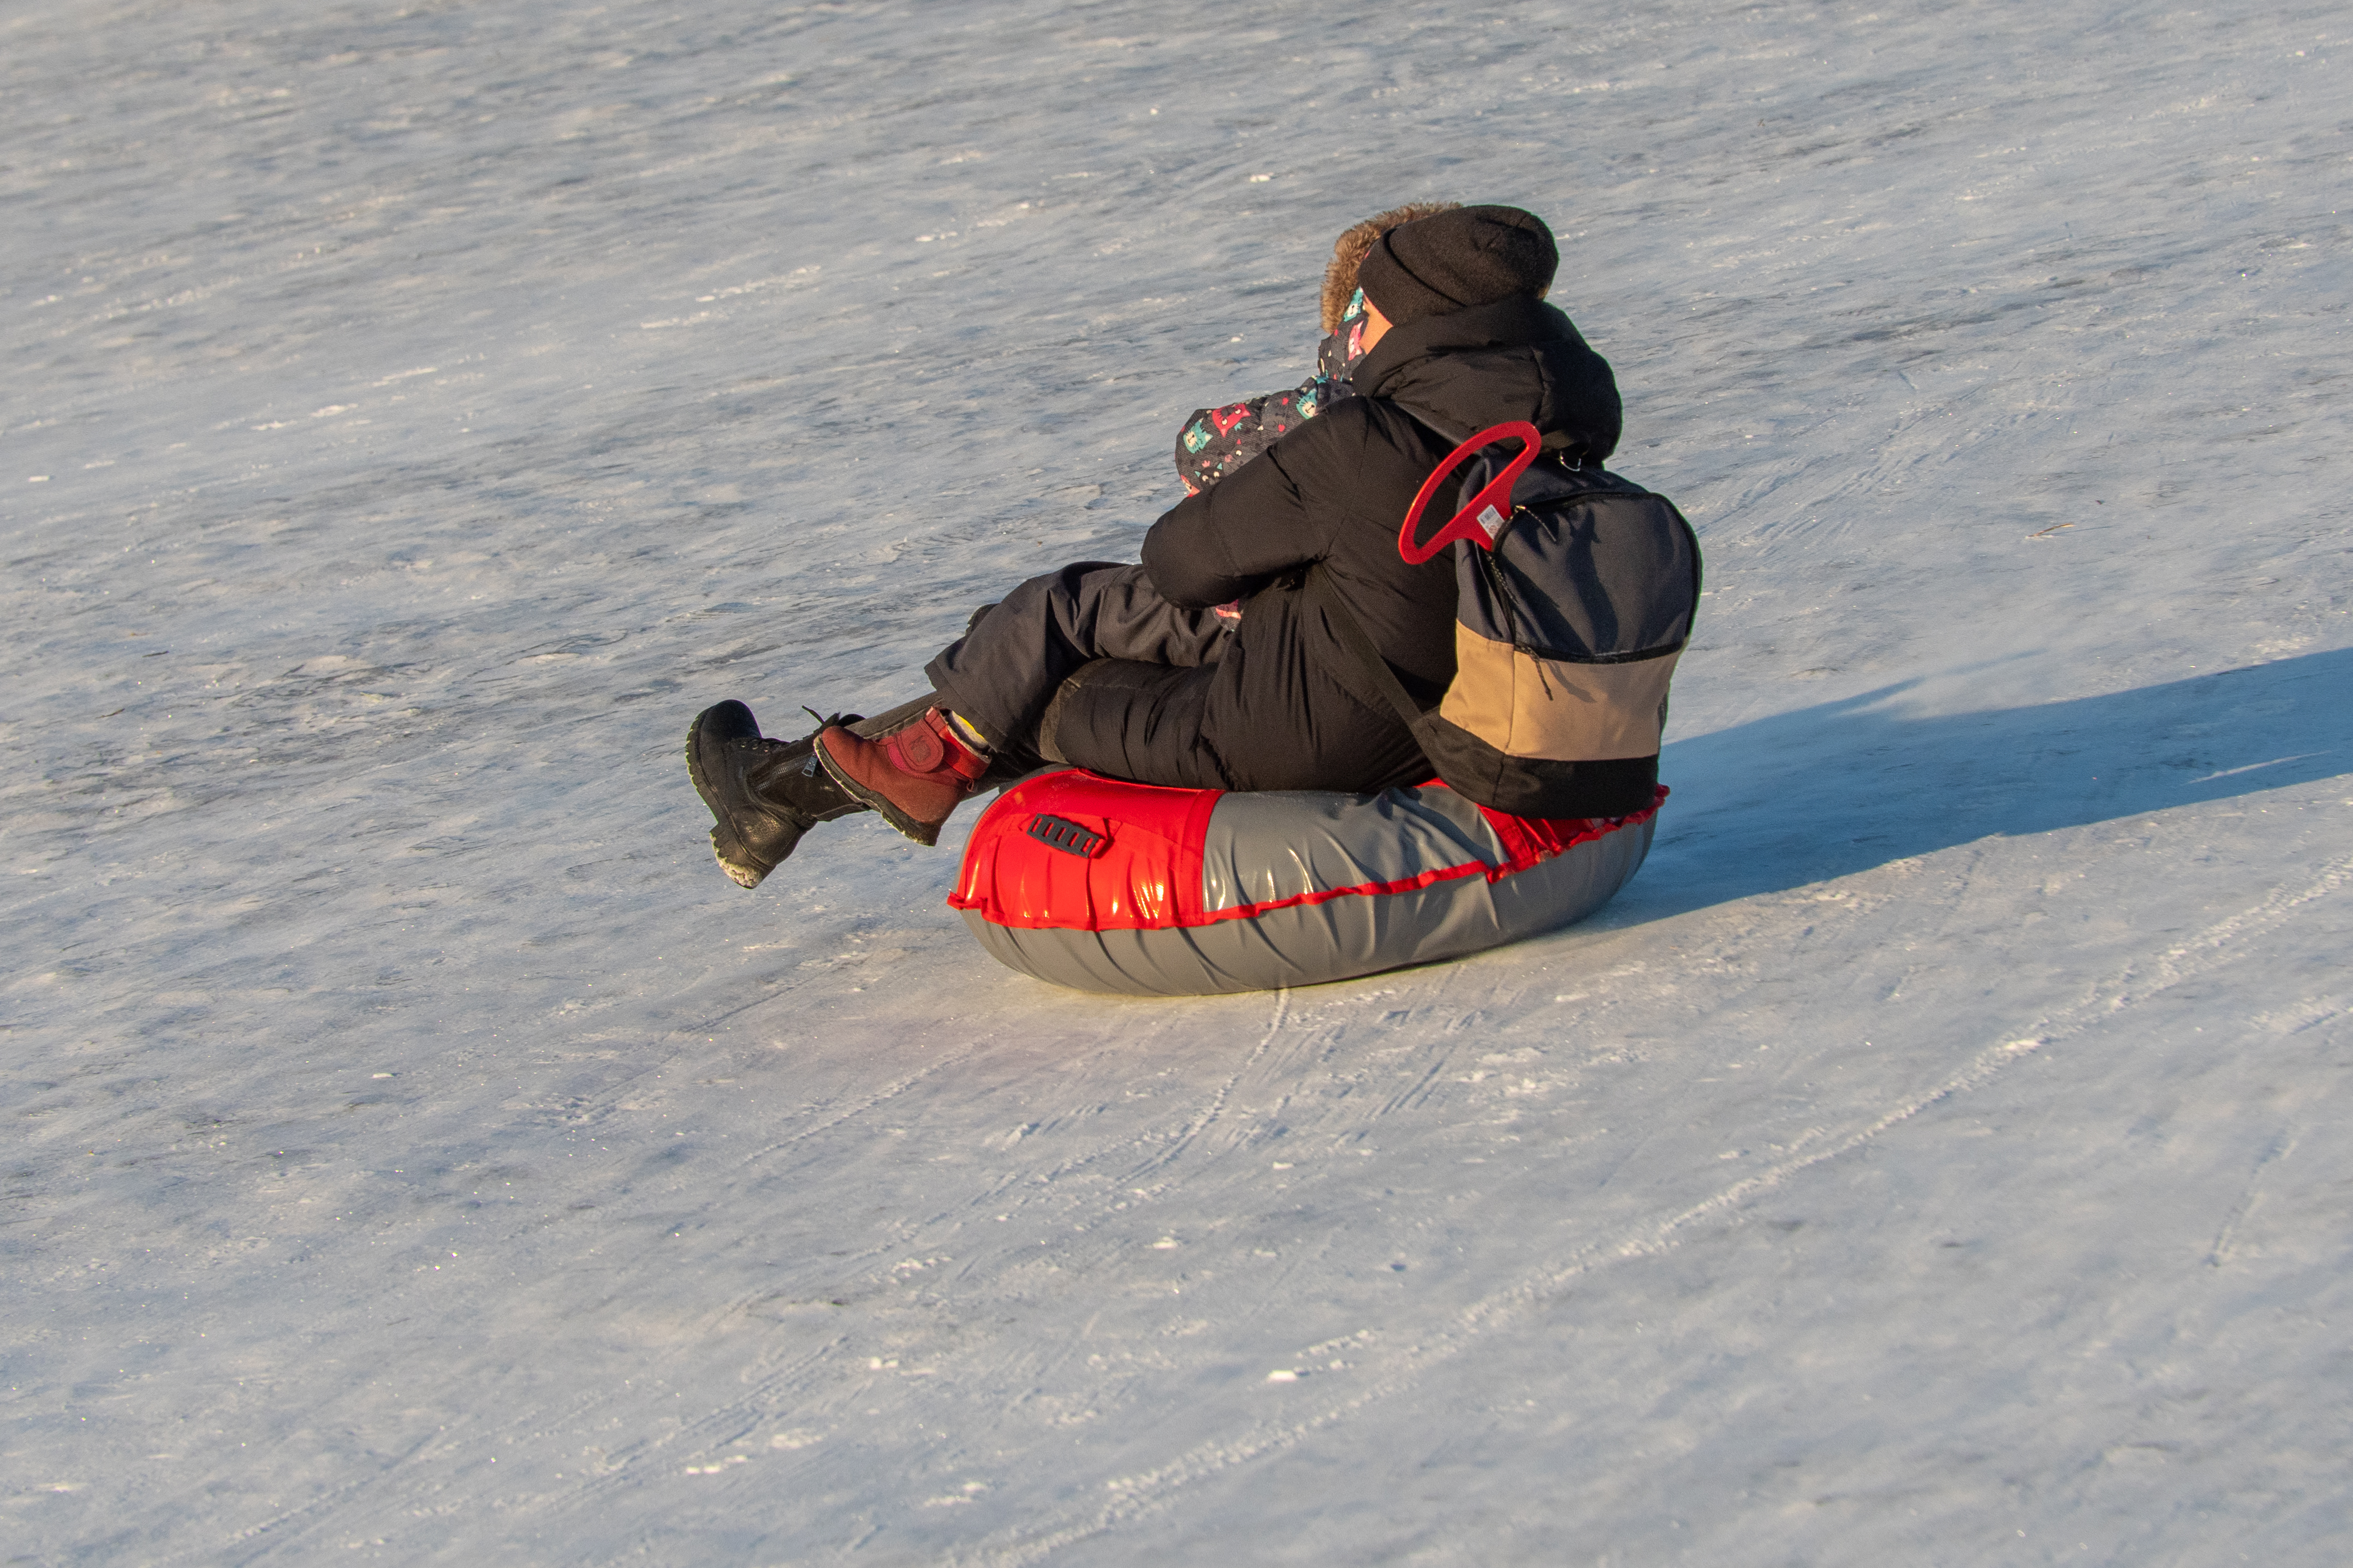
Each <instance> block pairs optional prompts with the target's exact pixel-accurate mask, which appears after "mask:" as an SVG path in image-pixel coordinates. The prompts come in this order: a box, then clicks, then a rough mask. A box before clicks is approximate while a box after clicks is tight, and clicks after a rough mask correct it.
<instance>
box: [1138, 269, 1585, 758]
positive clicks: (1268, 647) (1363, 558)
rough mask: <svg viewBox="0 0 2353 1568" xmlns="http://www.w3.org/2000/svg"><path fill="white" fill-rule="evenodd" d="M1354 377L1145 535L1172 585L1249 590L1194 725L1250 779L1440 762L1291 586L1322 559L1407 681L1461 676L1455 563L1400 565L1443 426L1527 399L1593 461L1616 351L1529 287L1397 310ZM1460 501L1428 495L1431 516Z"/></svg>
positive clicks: (1413, 686)
mask: <svg viewBox="0 0 2353 1568" xmlns="http://www.w3.org/2000/svg"><path fill="white" fill-rule="evenodd" d="M1351 380H1352V381H1353V383H1354V385H1355V387H1356V392H1357V393H1358V394H1359V395H1357V396H1355V397H1351V398H1348V399H1346V400H1345V401H1344V402H1341V403H1338V404H1336V405H1334V406H1332V407H1331V408H1329V409H1327V410H1326V411H1325V412H1324V413H1323V414H1321V415H1319V416H1317V417H1315V418H1314V419H1312V420H1309V421H1308V422H1307V423H1306V424H1305V425H1303V426H1300V427H1299V428H1298V429H1296V430H1293V431H1292V432H1291V433H1290V434H1289V435H1286V436H1284V437H1282V439H1280V440H1278V441H1276V442H1275V443H1274V444H1273V445H1272V446H1271V447H1268V448H1267V449H1266V451H1265V452H1264V453H1263V454H1262V455H1261V456H1260V457H1259V458H1255V459H1253V460H1252V461H1250V462H1249V463H1247V464H1245V465H1243V466H1242V467H1241V468H1239V469H1237V470H1235V471H1234V472H1233V473H1232V474H1230V475H1229V476H1228V477H1226V478H1225V479H1222V480H1220V481H1219V483H1218V484H1217V485H1216V486H1214V487H1213V488H1211V489H1207V490H1204V491H1202V492H1201V493H1200V494H1198V495H1195V496H1189V497H1187V499H1186V500H1183V501H1180V502H1179V503H1177V505H1176V507H1175V508H1174V509H1172V510H1170V511H1168V512H1167V513H1166V515H1164V516H1163V517H1162V518H1161V519H1160V521H1158V522H1156V523H1155V524H1153V526H1152V530H1151V531H1150V532H1149V533H1147V534H1146V535H1145V541H1144V565H1145V570H1146V571H1147V572H1148V573H1149V574H1151V578H1152V584H1153V586H1154V587H1155V589H1157V590H1158V592H1159V593H1160V594H1161V595H1162V596H1163V597H1165V598H1166V599H1168V600H1169V601H1171V602H1172V603H1174V604H1176V605H1185V606H1187V607H1194V608H1201V607H1207V606H1209V605H1219V604H1223V603H1225V602H1226V601H1228V600H1230V599H1235V598H1240V599H1243V600H1245V601H1247V602H1246V604H1245V605H1244V608H1243V615H1242V619H1241V622H1240V626H1237V627H1236V628H1235V631H1234V638H1233V642H1232V645H1231V646H1230V647H1229V649H1228V651H1227V652H1226V653H1225V654H1224V655H1223V656H1222V657H1221V658H1219V663H1218V668H1217V672H1216V675H1215V677H1214V679H1213V683H1212V685H1211V688H1210V690H1209V691H1208V706H1207V710H1206V712H1205V714H1204V723H1203V731H1204V732H1205V733H1206V734H1208V735H1211V736H1214V737H1215V738H1216V740H1217V744H1218V745H1219V750H1220V751H1221V752H1222V754H1223V755H1224V757H1225V759H1226V763H1227V766H1228V769H1229V772H1230V773H1232V774H1233V775H1234V776H1235V777H1236V778H1237V779H1247V780H1249V781H1250V784H1249V787H1251V788H1257V789H1285V788H1331V787H1345V786H1338V785H1335V783H1334V782H1333V776H1334V775H1333V773H1332V771H1331V764H1332V760H1333V759H1335V758H1361V759H1362V762H1363V773H1362V774H1361V776H1359V777H1358V779H1357V781H1356V783H1355V784H1354V785H1353V787H1356V788H1359V789H1376V788H1380V787H1383V786H1386V785H1388V784H1419V783H1420V782H1422V781H1423V780H1426V779H1428V778H1430V776H1431V774H1432V771H1433V770H1432V769H1431V768H1430V763H1428V761H1427V760H1426V759H1424V758H1423V757H1422V755H1421V752H1420V749H1419V746H1417V745H1416V744H1415V743H1414V741H1413V738H1412V734H1411V732H1410V731H1408V730H1407V729H1406V727H1405V725H1404V724H1403V723H1402V722H1401V721H1399V720H1398V717H1397V715H1396V713H1395V712H1394V711H1393V710H1391V709H1390V708H1389V706H1388V703H1387V702H1385V701H1383V700H1381V698H1380V696H1379V694H1378V693H1377V691H1376V690H1374V689H1372V688H1371V685H1370V683H1369V682H1368V681H1367V680H1366V679H1365V677H1364V676H1363V674H1362V673H1361V672H1359V671H1358V670H1357V669H1356V668H1355V667H1354V664H1353V661H1352V660H1351V659H1350V658H1349V656H1348V654H1347V652H1346V650H1345V649H1344V648H1343V647H1341V646H1340V644H1339V641H1338V639H1337V637H1335V634H1334V633H1333V631H1332V628H1331V626H1330V625H1329V623H1328V621H1327V620H1326V618H1325V616H1324V614H1323V613H1322V611H1321V610H1319V609H1318V608H1316V607H1315V606H1314V605H1313V604H1312V603H1311V602H1310V601H1309V600H1308V599H1307V598H1306V597H1305V596H1303V595H1302V593H1301V592H1300V586H1301V584H1302V582H1303V577H1304V574H1305V572H1306V570H1307V568H1309V567H1311V566H1315V565H1319V564H1320V565H1321V566H1323V567H1324V571H1325V573H1326V574H1327V575H1328V577H1329V579H1330V581H1331V583H1332V584H1333V585H1334V586H1335V587H1336V588H1337V589H1338V591H1339V592H1340V593H1341V594H1343V595H1345V598H1346V600H1347V602H1348V604H1349V605H1350V607H1351V608H1352V609H1354V610H1355V612H1356V616H1357V618H1358V619H1359V620H1360V621H1362V622H1363V624H1364V626H1365V628H1366V631H1367V632H1368V633H1369V634H1370V635H1371V637H1372V638H1373V640H1374V642H1375V643H1376V644H1377V646H1378V647H1379V648H1380V650H1381V652H1382V654H1383V656H1384V657H1385V658H1387V659H1388V663H1389V665H1390V666H1391V668H1394V669H1395V670H1396V671H1397V673H1398V679H1400V680H1401V681H1402V682H1403V683H1404V685H1405V687H1406V689H1408V690H1409V691H1410V692H1412V693H1413V695H1414V696H1415V697H1416V698H1417V699H1419V700H1420V701H1421V702H1422V703H1423V704H1424V705H1425V706H1428V705H1432V704H1435V703H1436V702H1437V700H1438V699H1439V698H1440V696H1441V695H1442V694H1443V693H1444V692H1445V689H1446V687H1447V684H1448V682H1450V681H1451V680H1452V679H1453V678H1454V599H1455V587H1454V568H1453V563H1452V562H1451V558H1450V556H1449V554H1447V553H1440V555H1439V556H1437V557H1436V558H1435V559H1433V560H1431V561H1429V562H1427V563H1424V564H1422V565H1419V566H1409V565H1407V564H1406V563H1405V561H1404V559H1403V558H1402V557H1400V556H1399V555H1398V548H1397V537H1398V526H1399V525H1400V524H1401V523H1402V522H1403V521H1405V514H1406V510H1407V509H1408V508H1409V507H1410V506H1411V505H1412V503H1413V498H1414V493H1415V492H1416V491H1417V490H1419V489H1420V488H1421V484H1422V481H1423V480H1424V479H1427V478H1429V476H1430V472H1431V470H1432V469H1434V468H1437V466H1438V465H1439V463H1440V461H1441V460H1443V459H1444V458H1445V457H1446V454H1447V453H1448V452H1449V451H1451V449H1452V448H1453V447H1454V444H1455V443H1454V440H1453V439H1451V438H1450V436H1449V435H1448V434H1440V431H1441V430H1442V431H1445V432H1448V433H1450V434H1451V436H1452V437H1464V436H1468V435H1470V434H1471V433H1472V432H1473V431H1476V430H1481V429H1484V428H1485V427H1487V426H1490V425H1495V424H1500V423H1502V422H1504V421H1505V420H1512V419H1525V420H1527V421H1528V422H1530V423H1531V424H1533V425H1535V426H1536V428H1537V429H1539V430H1541V431H1543V432H1544V434H1545V446H1546V450H1548V451H1554V452H1559V453H1563V454H1565V455H1567V456H1570V457H1572V458H1580V459H1582V460H1583V461H1586V462H1588V463H1596V464H1598V463H1599V462H1601V461H1602V460H1603V459H1605V458H1608V457H1609V454H1610V452H1611V451H1612V450H1614V449H1615V448H1616V447H1617V445H1618V435H1619V428H1620V407H1619V401H1618V386H1617V382H1616V379H1615V378H1614V377H1613V376H1612V375H1611V374H1610V371H1609V362H1608V361H1606V360H1604V359H1603V358H1602V357H1601V356H1600V355H1599V354H1598V353H1594V352H1593V350H1592V349H1590V348H1588V347H1587V346H1586V342H1585V340H1584V339H1583V338H1581V337H1579V336H1578V335H1577V329H1576V327H1575V326H1573V325H1572V324H1571V323H1570V321H1569V319H1568V318H1567V316H1565V315H1563V314H1562V313H1561V312H1560V311H1559V310H1556V309H1554V308H1553V307H1552V306H1550V305H1547V304H1545V303H1544V302H1542V301H1541V300H1535V299H1534V298H1532V297H1529V296H1525V295H1524V296H1520V297H1517V298H1514V299H1510V300H1503V301H1501V302H1499V303H1496V304H1493V305H1482V306H1477V307H1474V308H1472V309H1471V310H1458V311H1454V312H1452V313H1451V314H1449V315H1443V316H1430V317H1425V318H1423V319H1422V320H1420V321H1411V322H1408V323H1407V324H1406V325H1404V326H1401V327H1397V328H1394V329H1392V330H1391V331H1389V333H1388V335H1387V336H1386V337H1384V338H1383V339H1382V340H1381V342H1380V343H1379V345H1378V346H1377V347H1376V348H1375V349H1374V350H1373V352H1372V353H1369V354H1366V356H1365V357H1364V359H1363V360H1362V361H1361V362H1359V363H1357V364H1356V368H1355V372H1354V374H1353V376H1352V377H1351ZM1409 410H1410V411H1411V412H1410V413H1409V412H1408V411H1409ZM1417 416H1419V417H1417ZM1425 421H1426V422H1427V423H1425ZM1433 425H1434V426H1438V429H1436V430H1433V429H1432V428H1431V427H1430V426H1433ZM1452 501H1453V498H1452V497H1451V495H1440V496H1439V497H1437V498H1435V500H1433V503H1432V510H1439V509H1440V508H1444V509H1446V510H1440V520H1441V521H1442V520H1443V518H1444V517H1445V516H1447V515H1450V514H1451V505H1452Z"/></svg>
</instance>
